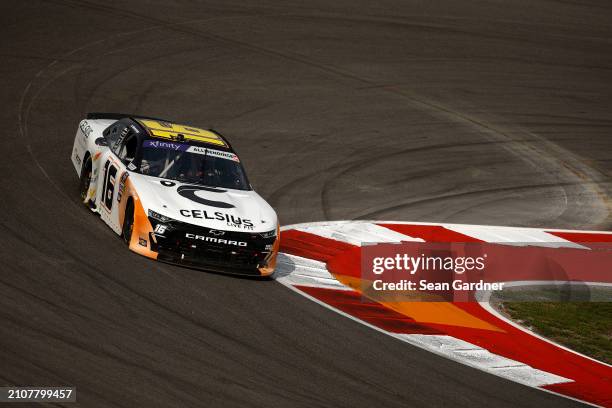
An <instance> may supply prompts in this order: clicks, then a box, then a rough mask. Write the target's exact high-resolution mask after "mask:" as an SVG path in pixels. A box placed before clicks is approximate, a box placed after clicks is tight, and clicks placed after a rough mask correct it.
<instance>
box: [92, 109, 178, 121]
mask: <svg viewBox="0 0 612 408" xmlns="http://www.w3.org/2000/svg"><path fill="white" fill-rule="evenodd" d="M123 118H139V119H151V120H161V121H162V122H170V123H172V121H171V120H168V119H160V118H152V117H150V116H142V115H136V114H133V113H111V112H89V113H88V114H87V119H115V120H119V119H123Z"/></svg>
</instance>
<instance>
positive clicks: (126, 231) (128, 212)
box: [123, 200, 134, 246]
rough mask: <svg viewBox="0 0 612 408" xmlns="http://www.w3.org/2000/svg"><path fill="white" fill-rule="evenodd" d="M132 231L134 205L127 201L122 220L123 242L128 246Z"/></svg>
mask: <svg viewBox="0 0 612 408" xmlns="http://www.w3.org/2000/svg"><path fill="white" fill-rule="evenodd" d="M133 230H134V204H133V203H132V201H131V200H130V201H128V203H127V206H126V207H125V218H124V219H123V240H124V241H125V243H126V244H127V245H128V246H129V245H130V241H131V240H132V231H133Z"/></svg>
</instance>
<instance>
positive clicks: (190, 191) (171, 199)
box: [129, 172, 278, 232]
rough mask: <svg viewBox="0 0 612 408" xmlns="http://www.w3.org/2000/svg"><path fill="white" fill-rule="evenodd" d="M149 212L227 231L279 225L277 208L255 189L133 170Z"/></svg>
mask: <svg viewBox="0 0 612 408" xmlns="http://www.w3.org/2000/svg"><path fill="white" fill-rule="evenodd" d="M129 179H130V181H131V183H132V186H133V187H134V188H135V189H136V192H137V194H138V197H139V198H140V201H141V203H142V206H143V208H144V210H145V212H147V213H148V211H149V210H152V211H155V212H156V213H158V214H161V215H164V216H166V217H170V218H172V219H174V220H177V221H181V222H186V223H190V224H193V225H198V226H203V227H208V228H214V229H220V230H225V231H242V232H251V231H252V232H265V231H271V230H274V229H276V227H277V224H278V221H277V216H276V212H274V210H273V209H272V207H270V205H269V204H268V203H267V202H266V201H265V200H264V199H263V198H261V197H260V196H259V194H257V193H256V192H255V191H253V190H250V191H242V190H232V189H224V188H211V187H205V186H199V185H194V184H185V183H180V182H177V181H174V180H165V179H160V178H157V177H150V176H145V175H142V174H137V173H132V172H130V176H129Z"/></svg>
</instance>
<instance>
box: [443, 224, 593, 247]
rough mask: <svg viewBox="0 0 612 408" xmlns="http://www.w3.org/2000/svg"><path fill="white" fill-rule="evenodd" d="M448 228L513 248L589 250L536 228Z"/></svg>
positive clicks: (467, 226) (474, 226)
mask: <svg viewBox="0 0 612 408" xmlns="http://www.w3.org/2000/svg"><path fill="white" fill-rule="evenodd" d="M446 228H448V229H450V230H453V231H455V232H459V233H461V234H464V235H468V236H470V237H473V238H477V239H480V240H482V241H485V242H491V243H503V244H506V245H513V246H527V245H533V246H541V247H549V248H580V249H589V248H587V247H584V246H582V245H578V244H576V243H574V242H571V241H568V240H566V239H563V238H560V237H557V236H556V235H552V234H549V233H548V232H546V231H542V230H538V229H534V228H515V227H490V226H481V225H447V226H446Z"/></svg>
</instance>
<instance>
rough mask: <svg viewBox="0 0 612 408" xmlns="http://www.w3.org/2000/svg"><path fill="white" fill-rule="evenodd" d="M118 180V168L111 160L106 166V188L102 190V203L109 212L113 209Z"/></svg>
mask: <svg viewBox="0 0 612 408" xmlns="http://www.w3.org/2000/svg"><path fill="white" fill-rule="evenodd" d="M116 179H117V167H115V166H113V165H112V164H111V162H110V160H109V161H107V162H106V164H105V165H104V188H103V189H102V202H103V203H104V207H106V209H107V210H108V211H111V210H112V209H113V195H114V194H115V181H116Z"/></svg>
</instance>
